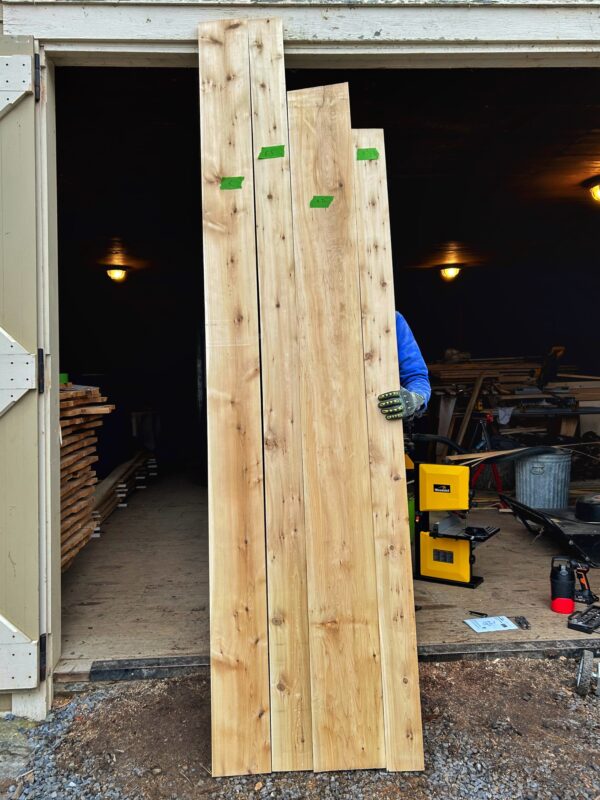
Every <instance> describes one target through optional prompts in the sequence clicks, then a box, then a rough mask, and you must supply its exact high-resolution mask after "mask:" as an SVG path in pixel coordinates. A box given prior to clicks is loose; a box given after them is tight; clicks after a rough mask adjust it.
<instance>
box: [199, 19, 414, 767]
mask: <svg viewBox="0 0 600 800" xmlns="http://www.w3.org/2000/svg"><path fill="white" fill-rule="evenodd" d="M199 58H200V103H201V105H200V119H201V164H202V203H203V235H204V282H205V302H206V348H207V387H208V432H209V442H208V450H209V547H210V592H211V597H210V606H211V687H212V753H213V774H214V775H232V774H248V773H261V772H270V771H271V770H275V771H280V770H307V769H314V770H317V771H321V770H338V769H367V768H388V769H390V770H418V769H422V768H423V743H422V731H421V718H420V700H419V681H418V664H417V648H416V634H415V620H414V601H413V591H412V577H411V575H412V570H411V555H410V537H409V526H408V511H407V499H406V478H405V473H404V449H403V436H402V426H401V424H394V425H390V424H389V423H387V422H386V421H385V420H384V418H383V417H382V416H381V415H380V414H379V412H378V407H377V395H378V394H379V393H380V392H382V391H385V390H386V389H387V388H389V387H393V386H394V385H397V383H398V360H397V351H396V339H395V317H394V313H395V312H394V290H393V271H392V257H391V242H390V230H389V213H388V205H387V184H386V168H385V152H384V143H383V132H382V131H375V130H368V131H353V130H352V128H351V120H350V104H349V97H348V87H347V85H345V84H341V85H333V86H325V87H319V88H315V89H307V90H302V91H296V92H290V93H288V94H287V95H286V89H285V72H284V57H283V36H282V26H281V22H280V21H279V20H273V19H271V20H252V21H248V22H246V21H237V20H235V21H232V20H227V21H215V22H208V23H205V24H203V25H201V26H200V29H199ZM288 130H289V133H288ZM259 332H260V333H259Z"/></svg>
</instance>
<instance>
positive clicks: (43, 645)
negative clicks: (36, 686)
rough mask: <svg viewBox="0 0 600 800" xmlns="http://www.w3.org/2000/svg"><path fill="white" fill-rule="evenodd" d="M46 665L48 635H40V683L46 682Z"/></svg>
mask: <svg viewBox="0 0 600 800" xmlns="http://www.w3.org/2000/svg"><path fill="white" fill-rule="evenodd" d="M47 665H48V635H47V634H45V633H42V634H41V635H40V683H43V682H44V681H45V680H46V669H47Z"/></svg>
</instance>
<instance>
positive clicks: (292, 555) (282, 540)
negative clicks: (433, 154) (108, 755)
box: [248, 19, 312, 771]
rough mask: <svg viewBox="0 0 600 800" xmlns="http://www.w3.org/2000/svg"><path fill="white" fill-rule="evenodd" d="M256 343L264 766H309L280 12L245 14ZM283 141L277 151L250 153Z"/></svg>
mask: <svg viewBox="0 0 600 800" xmlns="http://www.w3.org/2000/svg"><path fill="white" fill-rule="evenodd" d="M248 34H249V40H250V83H251V88H252V132H253V139H254V159H255V161H254V170H255V174H254V188H255V207H256V244H257V255H258V280H259V296H260V323H261V331H262V336H261V343H262V390H263V392H262V397H263V436H264V462H265V507H266V525H267V582H268V605H269V663H270V679H271V749H272V765H273V770H275V771H277V770H304V769H310V768H311V767H312V734H311V710H310V662H309V645H308V599H307V594H306V547H305V529H304V492H303V478H302V435H301V420H300V392H299V385H298V374H299V368H300V366H299V352H298V325H297V312H296V279H295V268H294V242H293V225H292V199H291V187H290V163H289V145H288V123H287V101H286V94H285V69H284V61H283V26H282V22H281V20H280V19H277V20H275V19H273V20H269V19H267V20H256V21H250V22H249V23H248ZM277 145H284V147H285V154H284V156H283V158H264V159H259V155H260V152H261V150H262V148H263V147H272V146H277Z"/></svg>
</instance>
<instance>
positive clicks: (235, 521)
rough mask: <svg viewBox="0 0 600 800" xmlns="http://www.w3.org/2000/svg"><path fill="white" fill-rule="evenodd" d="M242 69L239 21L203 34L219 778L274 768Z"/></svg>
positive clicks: (246, 87)
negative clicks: (226, 184)
mask: <svg viewBox="0 0 600 800" xmlns="http://www.w3.org/2000/svg"><path fill="white" fill-rule="evenodd" d="M248 59H249V53H248V30H247V26H246V24H245V23H244V22H237V21H215V22H207V23H205V24H202V25H201V26H200V27H199V63H200V137H201V140H200V144H201V170H202V214H203V241H204V292H205V321H206V370H207V393H208V401H207V402H208V475H209V478H208V479H209V561H210V608H211V698H212V700H211V703H212V773H213V775H215V776H220V775H234V774H245V773H257V772H269V771H270V769H271V755H270V729H269V728H270V726H269V716H270V714H269V667H268V642H267V593H266V575H265V573H266V567H265V525H264V502H263V458H262V432H261V401H260V359H259V342H258V302H257V284H256V245H255V232H254V198H253V176H252V131H251V120H250V77H249V64H248ZM231 176H242V177H243V178H244V181H243V184H242V188H241V189H234V190H222V189H220V184H221V179H222V178H223V177H231Z"/></svg>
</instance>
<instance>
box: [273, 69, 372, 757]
mask: <svg viewBox="0 0 600 800" xmlns="http://www.w3.org/2000/svg"><path fill="white" fill-rule="evenodd" d="M288 113H289V124H290V163H291V174H292V199H293V211H294V243H295V257H296V287H297V302H298V324H299V332H300V356H301V374H300V402H301V416H302V434H303V472H304V488H305V507H306V552H307V574H308V597H309V637H310V660H311V690H312V722H313V725H312V728H313V759H314V768H315V770H334V769H359V768H369V767H383V766H384V765H385V752H384V736H383V711H382V699H381V693H382V685H381V665H380V655H379V631H378V619H377V587H376V576H375V556H374V544H373V520H372V514H371V489H370V477H369V447H368V436H367V418H366V409H365V379H364V368H363V351H362V332H361V319H360V298H359V281H358V262H357V253H356V221H355V207H354V197H353V146H352V134H351V128H350V107H349V101H348V87H347V85H346V84H342V85H334V86H327V87H321V88H316V89H307V90H302V91H297V92H289V93H288ZM313 195H333V196H334V201H333V203H332V204H331V205H330V206H329V208H327V209H324V208H314V209H313V208H310V207H309V203H310V200H311V198H312V197H313Z"/></svg>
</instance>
